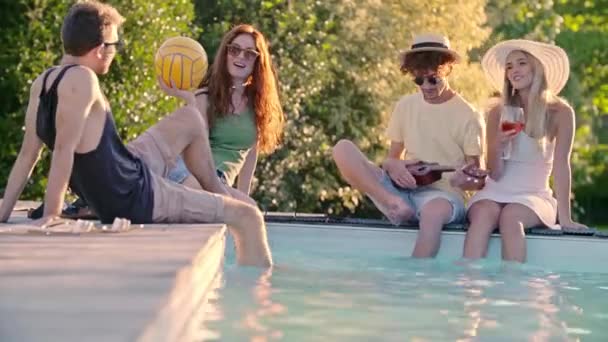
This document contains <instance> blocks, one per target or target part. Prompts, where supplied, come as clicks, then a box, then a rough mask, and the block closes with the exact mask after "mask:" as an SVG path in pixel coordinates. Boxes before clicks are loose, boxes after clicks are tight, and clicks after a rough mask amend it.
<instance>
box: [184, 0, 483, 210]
mask: <svg viewBox="0 0 608 342" xmlns="http://www.w3.org/2000/svg"><path fill="white" fill-rule="evenodd" d="M484 4H485V2H484V1H481V0H478V1H467V2H466V4H465V5H462V4H461V3H458V4H455V3H454V2H451V1H443V0H441V1H439V0H435V1H408V2H403V1H383V2H380V1H374V0H363V1H357V2H356V3H355V2H352V1H338V0H330V1H324V2H320V1H285V0H274V1H252V0H223V1H220V2H217V1H210V0H196V1H195V5H196V14H197V22H198V23H199V24H200V25H201V26H203V27H205V32H204V33H203V35H202V37H201V40H202V41H203V43H204V45H205V47H206V48H208V49H209V50H210V51H214V50H215V49H216V47H217V45H218V43H219V40H220V39H221V36H222V35H223V34H224V33H225V32H226V31H227V30H228V29H229V28H230V27H231V26H232V25H234V24H238V23H242V22H246V23H252V24H254V25H255V26H256V27H258V28H259V29H260V30H261V31H262V32H263V33H264V34H265V35H266V36H267V38H268V39H269V41H270V43H271V47H272V53H273V57H274V61H275V62H276V64H277V66H278V69H279V72H280V80H281V83H282V87H281V91H282V101H283V105H284V108H285V110H286V113H287V117H288V122H287V130H286V133H285V139H284V144H283V147H282V148H281V149H280V150H279V151H277V152H275V153H274V154H273V155H271V156H269V157H267V158H264V159H262V160H261V161H260V164H259V167H258V170H257V180H258V184H257V187H256V191H255V197H256V199H257V200H258V201H259V202H260V203H261V204H262V206H263V207H265V208H267V209H271V210H287V211H293V210H297V211H304V212H328V213H335V214H343V213H348V212H351V213H352V212H354V213H356V214H358V215H362V214H371V211H368V210H369V209H370V206H369V202H368V201H362V196H361V194H360V193H359V192H358V191H355V190H353V189H351V188H350V187H348V186H347V185H346V183H344V182H343V181H342V180H341V178H340V177H339V175H338V173H337V170H336V168H335V166H334V163H333V161H332V159H331V147H332V146H333V145H334V144H335V143H336V142H337V141H338V140H339V139H340V138H347V139H351V140H354V141H355V142H356V143H357V144H358V145H359V146H360V147H361V148H362V149H363V150H364V152H365V153H366V154H367V155H369V156H370V157H371V159H372V160H375V161H379V160H380V158H381V157H382V156H383V155H384V153H385V152H386V150H385V148H386V141H385V139H384V137H383V130H384V124H385V121H386V118H387V116H388V113H390V111H391V110H392V106H393V103H394V102H395V101H396V100H397V99H398V98H399V97H400V96H401V95H403V94H405V93H408V92H411V91H414V86H413V83H412V82H411V81H410V80H409V79H407V78H404V77H403V76H402V75H401V74H400V72H399V70H398V61H397V56H398V52H399V50H400V49H402V48H405V47H407V44H409V43H410V42H411V37H412V34H413V33H417V32H428V31H436V32H440V33H447V34H448V35H449V36H450V37H451V39H452V41H453V43H454V45H455V48H456V49H458V50H459V51H461V52H462V53H463V54H464V55H465V56H466V54H467V52H468V51H469V50H471V48H473V47H476V46H478V45H480V44H481V43H482V42H483V41H484V39H485V38H486V37H487V35H488V34H489V32H488V31H487V30H486V29H484V28H482V23H483V22H484V21H485V19H484V18H485V15H484V12H483V8H484V7H483V5H484ZM421 13H424V14H425V15H421ZM482 79H483V75H482V73H481V71H480V68H479V65H478V64H476V63H473V64H470V63H468V62H465V63H464V65H463V66H459V67H458V68H456V70H455V73H454V77H453V83H454V85H455V86H456V88H457V89H459V90H460V91H462V93H463V94H464V95H465V96H466V97H467V98H469V99H471V101H473V102H477V100H480V99H482V98H484V97H485V96H486V95H487V90H486V89H485V88H484V87H483V86H482V83H481V82H480V80H482ZM362 203H364V205H362ZM373 212H374V213H377V212H376V211H373Z"/></svg>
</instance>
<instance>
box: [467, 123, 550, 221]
mask: <svg viewBox="0 0 608 342" xmlns="http://www.w3.org/2000/svg"><path fill="white" fill-rule="evenodd" d="M554 152H555V143H554V142H551V143H549V142H547V143H545V144H544V146H542V144H540V143H539V142H538V141H537V140H535V139H532V138H530V136H528V135H527V134H526V133H525V132H523V131H521V132H519V133H518V134H517V135H516V136H515V138H514V139H513V141H512V145H511V153H510V157H509V159H505V160H504V169H503V175H502V177H501V178H500V179H499V180H498V181H495V180H493V179H491V178H490V177H488V179H487V180H486V185H485V187H484V188H483V189H481V190H480V191H478V192H477V193H476V194H475V195H474V196H473V197H472V198H471V200H470V201H469V203H468V206H469V207H470V206H471V205H472V204H473V203H475V202H477V201H480V200H483V199H488V200H492V201H495V202H499V203H519V204H522V205H525V206H526V207H528V208H530V209H531V210H532V211H534V212H535V213H536V215H538V217H539V218H540V220H541V221H542V222H543V223H544V224H545V225H546V226H547V227H549V228H552V229H560V227H559V225H557V224H556V220H557V201H556V200H555V198H554V197H553V191H552V190H551V188H550V187H549V177H550V175H551V171H552V170H553V154H554Z"/></svg>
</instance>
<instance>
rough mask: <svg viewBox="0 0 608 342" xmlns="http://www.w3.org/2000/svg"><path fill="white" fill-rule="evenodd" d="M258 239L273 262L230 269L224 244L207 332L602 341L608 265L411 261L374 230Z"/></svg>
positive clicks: (223, 336)
mask: <svg viewBox="0 0 608 342" xmlns="http://www.w3.org/2000/svg"><path fill="white" fill-rule="evenodd" d="M269 237H270V240H271V245H272V250H273V254H274V258H275V262H276V264H277V266H275V267H274V268H273V269H272V270H268V271H261V270H257V269H253V268H244V267H236V266H235V265H234V254H233V253H232V251H228V254H227V262H226V266H225V268H224V272H223V274H222V276H221V277H222V281H221V286H220V287H219V288H218V289H217V290H216V291H215V296H216V297H217V298H216V299H213V300H212V302H211V305H210V307H209V308H208V309H207V310H208V314H207V315H206V321H205V322H204V323H203V326H204V329H205V331H206V336H207V338H206V339H207V340H222V341H250V340H251V341H266V340H267V341H273V340H285V341H377V340H382V341H456V340H462V341H471V340H474V341H523V340H526V341H531V340H539V341H547V340H549V341H576V340H582V341H606V340H608V274H593V273H587V274H582V273H581V274H576V273H556V272H551V271H547V270H542V269H538V268H533V267H531V266H526V265H524V266H521V265H515V264H502V263H500V262H490V261H484V262H475V263H465V262H462V261H453V260H452V261H446V260H416V259H410V258H407V257H405V256H404V255H402V254H403V253H399V252H398V247H399V244H400V243H402V241H399V240H398V239H395V238H387V237H386V234H384V235H382V234H380V233H378V234H373V232H372V233H370V232H365V233H363V232H356V231H350V230H322V229H305V228H298V229H291V228H271V229H269ZM228 243H229V246H230V245H231V243H232V242H231V241H228ZM229 249H230V248H229Z"/></svg>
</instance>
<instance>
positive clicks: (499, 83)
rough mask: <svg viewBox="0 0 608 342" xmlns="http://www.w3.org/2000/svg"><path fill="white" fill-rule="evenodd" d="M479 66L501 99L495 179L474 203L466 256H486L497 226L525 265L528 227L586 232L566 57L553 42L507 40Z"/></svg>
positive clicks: (490, 129)
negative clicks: (566, 93)
mask: <svg viewBox="0 0 608 342" xmlns="http://www.w3.org/2000/svg"><path fill="white" fill-rule="evenodd" d="M482 67H483V68H484V71H485V73H486V75H487V77H488V78H489V80H490V82H491V83H492V84H493V85H494V86H495V87H496V88H497V89H499V90H502V100H501V101H500V103H499V104H497V105H496V106H494V107H493V108H491V109H490V112H489V115H488V120H487V144H488V169H489V171H490V176H489V179H488V180H487V183H486V186H485V187H484V189H482V190H481V191H479V192H478V193H477V194H476V195H475V196H474V197H473V198H472V199H471V201H470V202H469V209H468V218H469V221H470V227H469V230H468V233H467V236H466V241H465V245H464V257H465V258H472V259H476V258H481V257H484V256H485V255H486V252H487V248H488V241H489V238H490V235H491V233H492V231H493V230H494V229H495V228H497V227H498V229H499V230H500V234H501V238H502V258H503V259H504V260H511V261H518V262H524V261H525V259H526V240H525V233H524V229H525V228H529V227H535V226H545V227H548V228H554V229H559V228H560V226H561V227H567V228H586V227H585V226H584V225H582V224H579V223H576V222H574V221H573V220H572V217H571V213H570V211H571V208H570V190H571V170H570V153H571V151H572V140H573V137H574V125H575V120H574V117H575V115H574V111H573V110H572V107H570V105H568V103H566V102H565V101H564V100H563V99H561V98H559V97H558V96H557V94H559V92H560V91H561V90H562V88H563V87H564V85H565V84H566V81H567V80H568V73H569V70H570V67H569V61H568V56H567V55H566V53H565V52H564V51H563V50H562V49H561V48H559V47H557V46H555V45H549V44H544V43H539V42H534V41H529V40H509V41H505V42H502V43H499V44H497V45H496V46H494V47H492V48H491V49H490V50H489V51H488V52H487V53H486V54H485V56H484V58H483V60H482ZM551 174H552V175H553V178H554V190H555V197H554V196H553V191H552V190H551V188H550V187H549V177H550V176H551ZM557 220H559V225H558V224H557Z"/></svg>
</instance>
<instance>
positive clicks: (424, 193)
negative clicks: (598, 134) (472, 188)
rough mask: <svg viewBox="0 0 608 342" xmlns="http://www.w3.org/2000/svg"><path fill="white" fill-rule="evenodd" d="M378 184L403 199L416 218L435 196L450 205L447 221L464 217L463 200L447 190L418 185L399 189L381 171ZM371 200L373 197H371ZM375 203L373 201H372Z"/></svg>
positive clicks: (458, 221) (452, 221) (460, 219)
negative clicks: (449, 214)
mask: <svg viewBox="0 0 608 342" xmlns="http://www.w3.org/2000/svg"><path fill="white" fill-rule="evenodd" d="M380 184H382V186H383V187H384V188H385V189H387V190H388V191H390V192H392V193H393V194H395V195H397V196H399V197H401V198H402V199H403V201H404V202H405V203H406V204H407V205H408V206H409V207H410V208H412V209H414V211H415V212H416V219H417V220H419V219H420V211H421V210H422V208H423V207H424V205H425V204H427V203H428V202H430V201H431V200H433V199H435V198H443V199H446V200H447V201H448V202H450V204H451V205H452V217H451V218H450V221H449V222H448V223H462V222H464V218H465V213H466V210H465V206H464V201H463V200H462V198H460V196H458V195H457V194H455V193H451V192H449V191H444V190H440V189H437V188H432V187H428V186H425V187H419V188H415V189H401V188H398V187H396V186H395V184H393V181H392V180H391V178H390V177H389V175H388V173H386V172H385V171H382V178H381V179H380ZM372 200H373V199H372ZM374 203H375V202H374Z"/></svg>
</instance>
